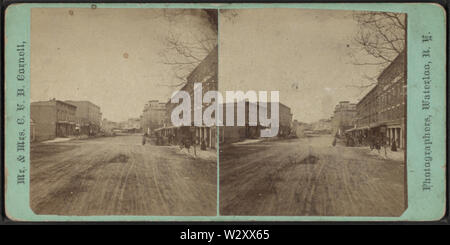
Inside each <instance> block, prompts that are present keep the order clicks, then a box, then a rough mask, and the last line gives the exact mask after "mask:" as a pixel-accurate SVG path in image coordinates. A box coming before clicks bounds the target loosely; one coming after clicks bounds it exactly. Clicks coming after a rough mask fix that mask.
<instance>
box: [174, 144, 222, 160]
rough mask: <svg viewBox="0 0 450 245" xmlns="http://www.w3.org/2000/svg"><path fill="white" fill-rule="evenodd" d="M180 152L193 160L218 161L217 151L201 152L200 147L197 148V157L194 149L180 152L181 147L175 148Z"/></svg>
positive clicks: (184, 149)
mask: <svg viewBox="0 0 450 245" xmlns="http://www.w3.org/2000/svg"><path fill="white" fill-rule="evenodd" d="M175 147H176V148H177V150H178V152H180V153H183V154H186V155H190V156H192V157H193V158H198V159H203V160H207V161H216V160H217V151H216V149H207V150H204V151H202V150H200V147H197V148H196V150H195V151H196V155H194V147H191V148H190V149H189V151H188V149H186V148H183V149H181V150H180V147H178V146H175Z"/></svg>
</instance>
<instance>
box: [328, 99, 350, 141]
mask: <svg viewBox="0 0 450 245" xmlns="http://www.w3.org/2000/svg"><path fill="white" fill-rule="evenodd" d="M355 115H356V104H354V103H350V102H349V101H340V102H339V103H338V104H337V105H336V106H335V108H334V112H333V116H332V117H331V126H332V134H334V135H339V136H341V135H343V134H344V133H345V130H347V129H350V128H352V127H353V120H354V117H355Z"/></svg>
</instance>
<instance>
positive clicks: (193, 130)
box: [157, 46, 218, 148]
mask: <svg viewBox="0 0 450 245" xmlns="http://www.w3.org/2000/svg"><path fill="white" fill-rule="evenodd" d="M217 61H218V53H217V46H216V47H215V48H214V49H213V50H212V51H211V52H210V53H209V54H208V55H207V56H206V57H205V59H203V60H202V62H201V63H200V64H199V65H198V66H197V67H196V68H195V69H194V70H193V71H192V72H191V73H190V74H189V75H188V77H187V79H186V80H187V81H186V84H185V85H184V86H183V87H182V88H181V89H180V91H186V92H187V93H189V95H190V97H191V107H190V108H191V119H192V120H191V125H190V126H181V127H174V126H173V125H172V122H171V119H170V118H171V114H172V111H173V109H174V108H175V107H176V106H177V105H178V104H175V103H171V102H170V100H169V101H168V102H167V104H166V106H165V107H166V114H165V125H164V127H162V128H160V129H158V130H157V131H158V132H159V134H161V135H162V136H163V137H164V138H165V139H166V140H169V138H170V141H172V142H171V143H177V142H179V141H181V140H182V139H190V140H191V141H192V142H195V144H198V145H200V144H202V143H203V144H205V145H206V147H208V148H215V147H216V142H217V128H216V127H215V126H212V127H207V126H194V109H195V108H194V83H201V84H202V95H204V94H205V93H206V92H208V91H211V90H212V91H217V72H218V64H217ZM209 105H210V104H207V103H202V115H203V111H204V110H205V109H206V108H207V107H208V106H209Z"/></svg>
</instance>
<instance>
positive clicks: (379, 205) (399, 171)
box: [219, 136, 405, 216]
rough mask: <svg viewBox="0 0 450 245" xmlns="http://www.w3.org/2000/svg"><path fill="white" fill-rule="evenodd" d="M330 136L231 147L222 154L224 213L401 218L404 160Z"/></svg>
mask: <svg viewBox="0 0 450 245" xmlns="http://www.w3.org/2000/svg"><path fill="white" fill-rule="evenodd" d="M332 140H333V138H332V137H331V136H320V137H309V138H302V139H289V140H280V141H271V142H259V143H254V144H244V145H228V146H226V147H222V148H221V154H220V165H219V166H220V213H221V215H298V216H308V215H320V216H322V215H325V216H399V215H401V214H402V212H403V211H404V210H405V184H404V162H403V161H393V160H385V159H383V158H381V157H377V156H373V155H369V154H368V152H369V151H370V150H369V149H368V147H365V148H362V147H361V148H354V147H345V146H342V145H337V146H336V147H333V146H332V145H331V142H332Z"/></svg>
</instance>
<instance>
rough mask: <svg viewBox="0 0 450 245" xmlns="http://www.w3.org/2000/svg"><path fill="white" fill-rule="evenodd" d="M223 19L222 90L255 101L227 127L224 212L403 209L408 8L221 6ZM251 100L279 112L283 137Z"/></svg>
mask: <svg viewBox="0 0 450 245" xmlns="http://www.w3.org/2000/svg"><path fill="white" fill-rule="evenodd" d="M219 20H220V21H219V37H220V39H219V90H220V91H221V92H222V93H226V91H243V95H242V94H241V95H242V96H240V101H241V102H242V101H243V103H242V104H243V105H245V106H246V107H245V109H243V110H242V109H241V112H243V113H245V116H242V118H245V122H244V123H242V124H241V125H237V126H228V125H227V126H225V127H221V129H220V133H219V141H220V147H219V169H220V176H219V178H220V185H219V189H220V191H219V193H220V195H219V205H220V215H242V216H378V217H382V216H386V217H390V216H394V217H398V216H400V215H402V213H403V212H404V211H405V209H406V208H407V196H406V193H407V184H406V159H405V156H406V154H405V153H406V135H407V132H406V80H407V79H406V48H405V46H406V14H401V13H391V12H368V11H343V10H314V9H295V8H291V9H283V8H261V9H227V10H225V9H221V10H219ZM249 91H253V92H252V93H250V92H249ZM258 91H264V93H261V92H259V95H260V96H261V95H267V96H266V97H265V98H261V97H259V98H257V99H256V100H255V98H256V96H255V95H257V94H258ZM269 94H272V95H275V96H273V97H271V99H268V98H267V97H269ZM267 100H271V102H276V103H278V105H277V107H273V106H274V104H273V103H272V107H271V112H275V113H271V112H268V111H269V110H268V108H266V106H267V107H269V106H270V105H265V104H264V103H263V104H261V102H263V101H267ZM230 101H231V100H228V99H227V106H225V107H226V108H227V109H228V105H229V103H231V106H230V107H233V106H234V107H237V106H238V105H237V104H238V103H239V102H237V100H236V101H235V102H232V101H231V102H230ZM233 103H234V104H235V105H233ZM252 106H253V108H256V109H253V110H254V111H253V114H254V113H256V112H257V114H260V113H261V111H264V112H265V114H266V116H268V118H270V117H272V119H273V117H275V119H277V122H276V123H277V125H276V126H277V127H275V129H276V130H277V131H276V130H275V134H273V137H262V136H263V134H262V131H263V130H267V128H268V124H267V123H266V124H264V123H263V121H261V119H264V117H263V118H261V116H260V117H259V118H258V120H257V122H255V121H253V122H252V118H253V119H254V118H256V117H254V115H252ZM276 109H277V110H276ZM270 114H272V115H270ZM227 117H228V113H227ZM224 120H226V119H224ZM272 126H273V125H272Z"/></svg>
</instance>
